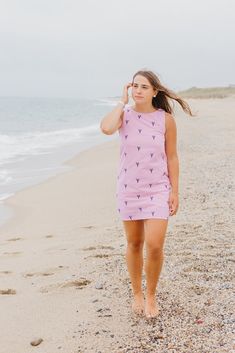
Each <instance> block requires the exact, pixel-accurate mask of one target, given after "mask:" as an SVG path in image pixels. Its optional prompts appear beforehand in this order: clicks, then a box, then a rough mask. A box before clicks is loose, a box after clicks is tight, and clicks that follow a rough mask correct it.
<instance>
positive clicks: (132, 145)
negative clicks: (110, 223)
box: [116, 106, 171, 220]
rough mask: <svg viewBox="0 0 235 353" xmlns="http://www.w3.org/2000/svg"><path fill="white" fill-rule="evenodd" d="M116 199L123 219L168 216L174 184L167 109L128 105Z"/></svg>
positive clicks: (121, 143)
mask: <svg viewBox="0 0 235 353" xmlns="http://www.w3.org/2000/svg"><path fill="white" fill-rule="evenodd" d="M118 131H119V137H120V160H119V165H118V173H117V174H118V175H117V187H116V199H117V210H118V213H119V215H120V218H121V220H137V219H150V218H161V219H168V218H169V214H170V209H169V203H168V201H169V193H170V191H171V184H170V180H169V175H168V167H167V157H166V152H165V110H163V109H158V110H156V111H154V112H152V113H139V112H136V111H135V110H134V109H133V108H132V107H130V106H125V108H124V116H123V122H122V126H121V127H120V128H119V130H118Z"/></svg>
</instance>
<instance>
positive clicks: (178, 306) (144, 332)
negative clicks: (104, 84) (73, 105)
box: [0, 100, 235, 353]
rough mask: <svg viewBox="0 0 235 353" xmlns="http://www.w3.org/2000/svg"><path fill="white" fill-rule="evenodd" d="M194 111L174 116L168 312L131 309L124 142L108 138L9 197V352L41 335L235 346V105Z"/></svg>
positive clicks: (3, 274)
mask: <svg viewBox="0 0 235 353" xmlns="http://www.w3.org/2000/svg"><path fill="white" fill-rule="evenodd" d="M194 108H195V109H196V110H197V111H198V112H199V114H198V117H196V118H188V117H186V118H185V115H184V114H183V113H180V114H179V115H178V114H177V116H176V122H177V128H178V150H179V159H180V189H179V196H180V207H179V211H178V214H177V215H176V216H173V217H170V219H169V224H168V229H167V234H166V242H165V259H164V264H163V269H162V273H161V277H160V280H159V285H158V293H157V296H156V297H157V302H158V304H159V308H160V316H159V318H157V319H155V320H150V321H148V320H146V319H144V318H138V317H135V316H133V315H132V313H131V301H132V291H131V284H130V279H129V275H128V272H127V267H126V262H125V251H126V238H125V234H124V230H123V225H122V222H121V221H120V219H119V215H118V212H117V210H116V200H115V187H116V171H117V167H118V159H119V142H118V139H117V140H113V141H107V142H105V143H102V144H99V145H98V146H95V147H91V148H89V149H87V150H85V151H82V152H80V153H79V154H78V155H77V156H75V157H74V158H72V159H70V160H68V161H67V162H66V163H69V164H71V163H72V165H73V169H72V170H70V171H66V172H65V173H62V174H58V175H57V176H53V177H51V178H49V179H48V180H47V181H44V182H42V183H40V184H38V185H36V186H32V187H29V188H27V189H25V190H22V191H19V192H17V194H15V195H14V196H12V197H11V198H9V199H8V204H9V206H10V207H13V208H14V210H15V216H14V218H13V219H11V221H9V222H7V224H5V226H3V227H1V228H0V242H1V249H2V252H1V255H0V268H1V270H0V279H1V287H0V293H1V294H0V300H1V301H2V304H3V305H2V315H1V317H0V329H1V333H2V341H1V346H0V353H6V352H9V351H13V352H15V353H32V346H31V344H30V342H31V341H32V340H33V339H35V338H42V339H43V341H42V342H41V344H40V345H39V346H37V351H38V352H39V353H51V352H54V351H56V350H58V351H59V352H61V353H68V352H71V353H77V352H79V353H98V352H99V351H100V352H102V353H110V352H113V353H130V352H131V353H132V352H141V353H153V352H156V351H158V350H159V351H161V352H168V351H169V352H174V351H177V352H181V353H188V352H192V351H197V352H201V351H206V352H211V353H228V352H229V351H230V350H231V349H232V339H233V333H232V330H233V323H234V321H233V318H232V315H231V313H232V307H233V305H232V299H231V298H232V291H233V288H232V285H231V281H232V274H233V263H234V262H233V253H232V243H233V222H232V221H233V220H232V214H233V213H234V199H233V191H234V185H233V183H232V180H233V176H234V168H233V164H232V162H231V163H228V162H227V161H228V160H229V161H231V159H232V157H231V156H232V155H233V154H232V153H233V151H234V137H233V130H234V117H233V111H234V109H235V100H223V101H221V100H213V101H205V100H203V101H197V102H194ZM215 171H216V172H215ZM144 260H146V254H145V253H144ZM145 289H146V278H145V275H144V273H143V290H145ZM4 291H5V292H4ZM4 293H5V294H4ZM19 318H20V322H21V324H20V325H19V324H18V322H19Z"/></svg>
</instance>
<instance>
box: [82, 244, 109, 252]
mask: <svg viewBox="0 0 235 353" xmlns="http://www.w3.org/2000/svg"><path fill="white" fill-rule="evenodd" d="M96 249H108V250H114V249H115V248H114V247H113V246H109V245H99V246H89V247H88V248H82V250H84V251H87V250H96Z"/></svg>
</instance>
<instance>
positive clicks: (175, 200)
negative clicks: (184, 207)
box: [168, 191, 179, 216]
mask: <svg viewBox="0 0 235 353" xmlns="http://www.w3.org/2000/svg"><path fill="white" fill-rule="evenodd" d="M168 203H169V208H170V216H173V215H176V212H177V210H178V207H179V197H178V193H176V192H173V191H171V192H170V196H169V201H168Z"/></svg>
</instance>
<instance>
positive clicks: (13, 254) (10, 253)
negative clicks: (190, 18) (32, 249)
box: [3, 251, 22, 256]
mask: <svg viewBox="0 0 235 353" xmlns="http://www.w3.org/2000/svg"><path fill="white" fill-rule="evenodd" d="M20 254H22V252H20V251H14V252H4V253H3V255H10V256H15V255H20Z"/></svg>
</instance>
